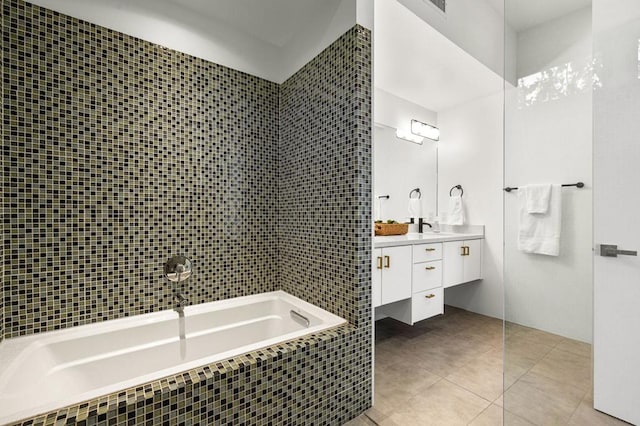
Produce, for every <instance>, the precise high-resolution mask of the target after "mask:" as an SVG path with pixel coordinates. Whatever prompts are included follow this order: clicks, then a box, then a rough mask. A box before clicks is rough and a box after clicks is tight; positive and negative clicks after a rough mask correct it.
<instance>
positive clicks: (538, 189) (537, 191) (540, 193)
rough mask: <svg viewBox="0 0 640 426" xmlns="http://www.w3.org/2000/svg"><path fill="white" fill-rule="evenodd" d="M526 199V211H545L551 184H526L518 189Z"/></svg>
mask: <svg viewBox="0 0 640 426" xmlns="http://www.w3.org/2000/svg"><path fill="white" fill-rule="evenodd" d="M520 191H522V192H523V193H524V196H525V198H526V199H527V213H546V212H547V211H548V210H549V199H550V198H551V185H549V184H546V185H527V186H523V187H521V188H520V189H518V193H520Z"/></svg>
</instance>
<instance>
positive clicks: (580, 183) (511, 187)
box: [504, 182, 584, 192]
mask: <svg viewBox="0 0 640 426" xmlns="http://www.w3.org/2000/svg"><path fill="white" fill-rule="evenodd" d="M562 186H563V187H565V186H575V187H577V188H584V182H578V183H563V184H562ZM517 189H518V187H517V186H507V187H506V188H504V190H505V191H507V192H511V191H516V190H517Z"/></svg>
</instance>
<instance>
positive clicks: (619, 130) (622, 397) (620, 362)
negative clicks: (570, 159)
mask: <svg viewBox="0 0 640 426" xmlns="http://www.w3.org/2000/svg"><path fill="white" fill-rule="evenodd" d="M593 25H594V27H593V30H594V58H596V61H598V62H599V63H598V62H595V63H596V65H597V66H596V68H595V72H596V73H597V75H598V78H599V80H600V82H601V84H600V87H596V89H595V90H594V92H593V129H594V140H593V143H594V240H595V243H596V244H595V254H596V256H595V259H594V336H593V337H594V345H593V347H594V353H593V356H594V395H593V396H594V407H595V408H596V409H598V410H600V411H603V412H605V413H607V414H610V415H612V416H615V417H618V418H620V419H623V420H626V421H627V422H630V423H633V424H640V403H639V401H640V336H639V335H638V329H640V309H639V308H638V306H639V305H640V259H639V258H638V257H637V256H633V255H618V256H617V257H609V256H602V255H601V253H600V249H601V247H600V245H601V244H611V245H617V246H618V248H619V249H623V250H630V251H635V250H637V249H639V248H640V221H639V220H638V215H639V214H640V190H639V188H638V185H639V184H640V167H638V165H639V164H640V2H638V1H637V0H594V3H593ZM604 254H609V255H615V251H613V250H610V251H608V252H605V253H604ZM629 254H632V253H629Z"/></svg>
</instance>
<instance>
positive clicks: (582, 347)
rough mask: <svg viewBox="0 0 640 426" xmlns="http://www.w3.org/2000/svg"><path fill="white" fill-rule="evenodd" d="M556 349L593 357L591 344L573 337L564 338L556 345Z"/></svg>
mask: <svg viewBox="0 0 640 426" xmlns="http://www.w3.org/2000/svg"><path fill="white" fill-rule="evenodd" d="M556 349H560V350H563V351H565V352H571V353H572V354H576V355H582V356H586V357H591V345H590V344H589V343H584V342H580V341H578V340H573V339H563V340H562V341H561V342H560V343H558V344H557V345H556Z"/></svg>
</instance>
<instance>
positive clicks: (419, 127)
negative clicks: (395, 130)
mask: <svg viewBox="0 0 640 426" xmlns="http://www.w3.org/2000/svg"><path fill="white" fill-rule="evenodd" d="M411 133H413V134H414V135H418V136H422V137H425V138H427V139H431V140H432V141H439V140H440V129H438V128H437V127H434V126H432V125H430V124H427V123H423V122H422V121H418V120H411Z"/></svg>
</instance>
